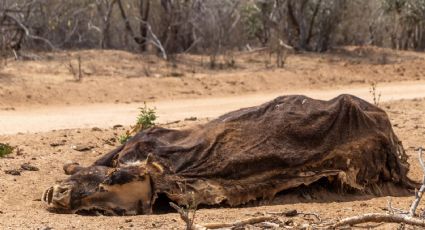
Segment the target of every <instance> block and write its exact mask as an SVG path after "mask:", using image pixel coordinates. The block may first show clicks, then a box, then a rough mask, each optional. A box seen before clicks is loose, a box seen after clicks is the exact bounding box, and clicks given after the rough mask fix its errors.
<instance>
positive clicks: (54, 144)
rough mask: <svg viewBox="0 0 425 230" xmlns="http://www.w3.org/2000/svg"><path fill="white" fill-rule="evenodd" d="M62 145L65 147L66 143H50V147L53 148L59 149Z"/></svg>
mask: <svg viewBox="0 0 425 230" xmlns="http://www.w3.org/2000/svg"><path fill="white" fill-rule="evenodd" d="M61 145H64V143H63V142H53V143H50V146H52V147H57V146H61Z"/></svg>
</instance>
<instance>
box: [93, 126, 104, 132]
mask: <svg viewBox="0 0 425 230" xmlns="http://www.w3.org/2000/svg"><path fill="white" fill-rule="evenodd" d="M91 131H93V132H102V129H100V128H98V127H93V128H91Z"/></svg>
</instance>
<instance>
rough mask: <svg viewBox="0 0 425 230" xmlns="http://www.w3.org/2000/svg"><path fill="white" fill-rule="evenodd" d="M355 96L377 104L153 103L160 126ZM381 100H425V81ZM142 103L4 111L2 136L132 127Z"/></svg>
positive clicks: (399, 85)
mask: <svg viewBox="0 0 425 230" xmlns="http://www.w3.org/2000/svg"><path fill="white" fill-rule="evenodd" d="M342 93H348V94H353V95H356V96H358V97H361V98H363V99H366V100H368V101H373V96H372V93H371V92H370V88H369V87H366V86H363V87H357V88H353V87H350V88H344V87H341V88H336V89H329V90H294V91H282V92H274V93H267V94H258V93H257V94H250V95H243V96H229V97H215V98H211V97H210V98H204V99H184V100H169V101H157V102H152V103H149V105H148V106H149V107H155V108H156V109H157V114H158V116H159V119H158V121H159V123H167V122H173V121H177V120H184V119H185V118H190V117H197V118H213V117H217V116H219V115H221V114H223V113H225V112H229V111H231V110H235V109H238V108H243V107H249V106H254V105H258V104H261V103H263V102H266V101H268V100H271V99H273V98H275V97H277V96H280V95H289V94H304V95H307V96H310V97H312V98H316V99H330V98H333V97H335V96H337V95H339V94H342ZM379 94H380V95H381V96H380V101H381V102H384V101H391V100H399V99H413V98H420V97H425V81H411V82H393V83H387V84H380V85H378V88H377V91H376V96H378V95H379ZM142 105H143V104H142V103H131V104H93V105H82V106H62V107H61V106H48V107H32V108H31V107H29V108H28V107H17V108H15V110H8V111H0V135H1V134H15V133H19V132H22V133H25V132H45V131H50V130H55V129H56V130H57V129H72V128H90V127H99V128H108V127H111V126H113V125H115V124H121V125H125V126H127V125H131V124H133V123H134V122H135V118H136V116H137V113H138V108H139V107H141V106H142Z"/></svg>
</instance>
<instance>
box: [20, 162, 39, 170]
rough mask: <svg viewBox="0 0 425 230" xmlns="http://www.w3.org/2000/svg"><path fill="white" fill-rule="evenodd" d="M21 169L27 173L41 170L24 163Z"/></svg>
mask: <svg viewBox="0 0 425 230" xmlns="http://www.w3.org/2000/svg"><path fill="white" fill-rule="evenodd" d="M21 169H23V170H26V171H38V170H39V169H38V168H37V167H35V166H33V165H31V164H30V163H23V164H22V165H21Z"/></svg>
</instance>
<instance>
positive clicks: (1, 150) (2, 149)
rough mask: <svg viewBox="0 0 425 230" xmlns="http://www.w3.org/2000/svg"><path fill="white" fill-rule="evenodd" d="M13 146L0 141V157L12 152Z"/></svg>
mask: <svg viewBox="0 0 425 230" xmlns="http://www.w3.org/2000/svg"><path fill="white" fill-rule="evenodd" d="M13 149H14V148H13V147H12V146H10V145H8V144H3V143H0V157H5V156H6V155H9V154H11V153H12V152H13Z"/></svg>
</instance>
